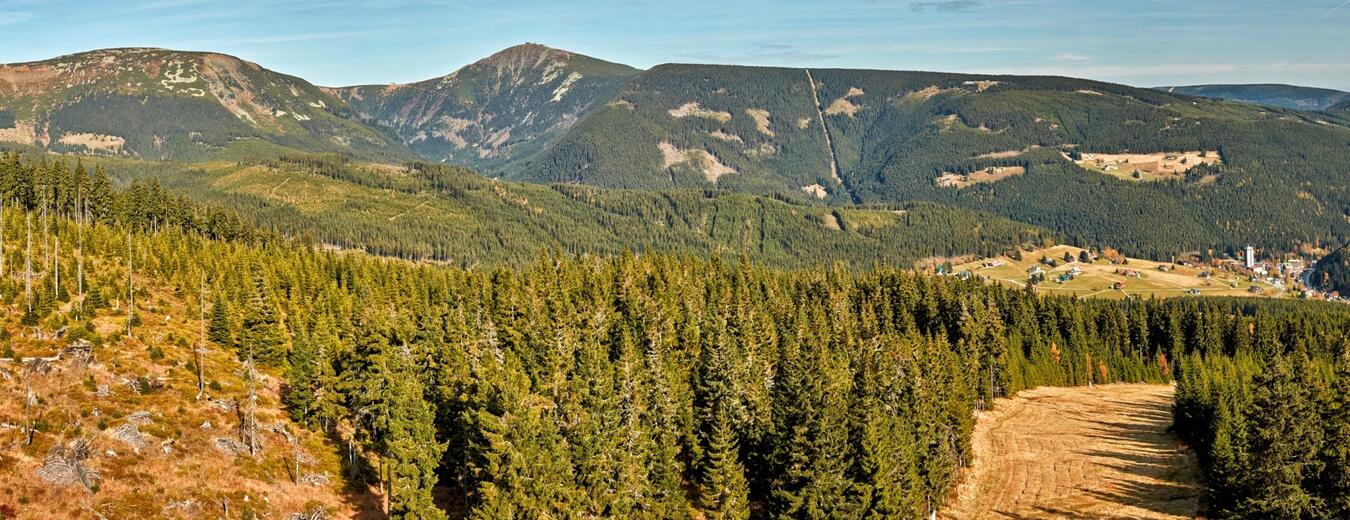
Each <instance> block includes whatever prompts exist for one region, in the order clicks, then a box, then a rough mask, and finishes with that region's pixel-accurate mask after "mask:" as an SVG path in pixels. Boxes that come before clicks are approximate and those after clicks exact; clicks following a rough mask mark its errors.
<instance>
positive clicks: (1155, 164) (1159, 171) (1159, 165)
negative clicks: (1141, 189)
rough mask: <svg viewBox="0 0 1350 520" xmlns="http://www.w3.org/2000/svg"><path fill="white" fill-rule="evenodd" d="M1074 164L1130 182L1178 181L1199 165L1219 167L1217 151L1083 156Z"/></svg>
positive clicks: (1219, 159)
mask: <svg viewBox="0 0 1350 520" xmlns="http://www.w3.org/2000/svg"><path fill="white" fill-rule="evenodd" d="M1074 163H1076V164H1078V165H1079V166H1082V167H1083V168H1086V169H1088V170H1091V171H1094V172H1098V173H1104V174H1107V175H1110V176H1112V177H1117V178H1120V179H1125V180H1130V181H1143V182H1149V181H1162V180H1170V179H1180V178H1183V177H1185V176H1186V170H1189V169H1191V168H1193V167H1195V166H1199V165H1201V164H1223V159H1221V158H1220V157H1219V152H1217V151H1214V150H1209V151H1197V152H1166V153H1121V154H1110V153H1084V154H1083V155H1082V159H1079V160H1076V161H1074Z"/></svg>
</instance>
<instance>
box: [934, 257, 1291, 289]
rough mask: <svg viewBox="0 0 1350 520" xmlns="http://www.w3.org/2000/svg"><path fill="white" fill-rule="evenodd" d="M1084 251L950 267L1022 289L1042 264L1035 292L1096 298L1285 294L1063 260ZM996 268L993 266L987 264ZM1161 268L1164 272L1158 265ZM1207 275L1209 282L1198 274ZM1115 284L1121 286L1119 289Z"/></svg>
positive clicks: (1189, 271)
mask: <svg viewBox="0 0 1350 520" xmlns="http://www.w3.org/2000/svg"><path fill="white" fill-rule="evenodd" d="M1082 251H1083V249H1081V248H1077V247H1072V246H1062V245H1061V246H1053V247H1049V248H1045V249H1038V250H1035V251H1024V252H1023V253H1022V259H1021V260H1014V259H1012V258H1010V257H1007V256H1001V257H997V258H992V259H985V260H978V261H974V262H968V263H964V264H961V265H957V266H954V268H953V271H954V272H956V273H960V272H962V271H969V272H971V273H972V274H975V275H978V276H982V277H984V278H987V279H989V280H992V281H995V282H999V283H1003V284H1007V285H1011V286H1014V287H1024V286H1026V283H1027V278H1028V270H1029V269H1031V268H1032V267H1033V266H1040V267H1041V268H1042V269H1043V270H1044V271H1045V282H1042V283H1041V284H1040V285H1039V286H1037V288H1036V290H1038V291H1043V292H1046V293H1048V294H1061V295H1074V296H1090V297H1097V298H1125V297H1127V296H1141V297H1150V296H1155V297H1159V298H1167V297H1175V296H1253V295H1256V296H1267V297H1279V296H1284V295H1285V292H1284V291H1283V290H1281V289H1279V288H1277V287H1275V286H1274V285H1271V284H1270V283H1267V282H1266V281H1264V280H1257V281H1255V282H1252V281H1249V280H1248V279H1247V278H1246V277H1244V276H1241V275H1238V274H1235V273H1229V272H1225V271H1222V270H1217V269H1210V268H1200V267H1186V266H1182V265H1177V264H1173V263H1171V262H1154V261H1150V260H1141V259H1136V258H1129V259H1128V263H1127V264H1112V263H1111V262H1109V261H1107V260H1105V259H1098V260H1096V261H1093V262H1092V263H1082V262H1077V261H1074V262H1064V261H1063V257H1064V253H1066V252H1067V253H1069V254H1071V255H1073V256H1074V257H1075V258H1077V256H1078V254H1079V253H1081V252H1082ZM1044 257H1050V258H1054V259H1055V260H1056V261H1058V265H1057V266H1055V267H1050V266H1046V265H1043V264H1040V263H1039V261H1040V260H1041V258H1044ZM992 264H997V265H995V266H993V267H986V265H992ZM1160 266H1161V267H1165V268H1166V269H1167V271H1162V270H1160V269H1159V267H1160ZM1073 269H1077V270H1078V271H1080V274H1078V275H1077V276H1075V277H1074V278H1073V279H1072V280H1068V281H1064V282H1060V281H1058V278H1059V277H1060V275H1064V274H1067V273H1069V272H1070V271H1071V270H1073ZM1206 272H1207V273H1209V274H1210V276H1209V277H1208V278H1206V277H1203V276H1201V273H1206ZM1117 283H1121V284H1124V286H1123V287H1122V288H1117V285H1116V284H1117ZM1252 286H1256V287H1258V288H1260V292H1259V293H1253V292H1251V291H1250V289H1249V288H1250V287H1252Z"/></svg>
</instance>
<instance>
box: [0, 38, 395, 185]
mask: <svg viewBox="0 0 1350 520" xmlns="http://www.w3.org/2000/svg"><path fill="white" fill-rule="evenodd" d="M350 117H351V114H349V113H348V109H347V107H346V104H345V103H343V102H342V101H341V100H340V99H338V98H337V97H335V96H332V95H330V94H328V93H326V92H324V91H322V90H321V89H319V88H318V87H315V86H314V85H311V84H309V83H308V82H306V81H304V80H303V79H300V78H296V77H292V76H287V75H284V74H279V73H276V72H273V71H270V70H267V69H264V68H262V67H260V66H258V65H257V64H254V63H250V62H247V61H243V60H240V59H238V58H235V57H233V56H226V55H223V54H216V53H205V52H182V51H171V50H165V49H105V50H98V51H91V52H85V53H80V54H73V55H70V56H62V57H59V58H54V59H51V60H47V61H40V62H33V63H19V64H10V65H0V141H7V142H16V143H22V144H29V145H38V146H41V147H45V148H47V149H50V150H53V151H65V152H78V153H87V154H95V155H109V156H130V157H137V158H141V159H149V160H160V159H176V160H191V159H200V158H203V157H236V156H252V155H257V154H267V153H281V151H284V150H308V151H339V150H341V151H343V152H346V153H352V154H358V155H361V156H364V157H371V158H384V159H386V160H389V159H392V160H401V159H407V158H410V157H413V154H412V152H411V151H409V150H408V149H407V148H405V147H403V146H402V144H401V143H400V142H399V141H398V140H397V139H396V138H394V137H392V136H388V135H385V134H384V133H383V132H382V131H380V130H376V129H374V128H371V127H367V126H364V125H362V124H360V123H357V122H353V121H351V120H350Z"/></svg>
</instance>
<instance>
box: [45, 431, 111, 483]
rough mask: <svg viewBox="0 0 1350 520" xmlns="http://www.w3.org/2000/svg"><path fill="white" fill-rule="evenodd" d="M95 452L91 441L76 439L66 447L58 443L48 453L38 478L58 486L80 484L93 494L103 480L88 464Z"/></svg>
mask: <svg viewBox="0 0 1350 520" xmlns="http://www.w3.org/2000/svg"><path fill="white" fill-rule="evenodd" d="M93 452H94V450H93V443H91V442H90V441H89V439H75V440H72V441H70V442H69V443H67V444H65V445H61V444H60V443H57V444H56V445H55V446H52V449H51V450H48V451H47V457H46V459H44V460H43V462H42V467H41V468H38V470H37V476H38V478H40V479H42V480H44V481H46V482H47V483H50V484H53V485H56V486H72V485H75V484H79V485H81V486H84V489H85V490H86V491H89V492H91V493H92V492H93V491H94V486H95V485H97V484H98V482H99V481H100V480H103V477H102V476H100V475H99V473H98V470H96V469H94V468H93V467H90V466H89V465H87V464H86V461H88V460H89V458H90V457H92V456H93Z"/></svg>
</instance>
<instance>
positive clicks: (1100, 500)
mask: <svg viewBox="0 0 1350 520" xmlns="http://www.w3.org/2000/svg"><path fill="white" fill-rule="evenodd" d="M1172 394H1173V387H1172V386H1171V385H1149V384H1113V385H1097V386H1095V387H1079V388H1037V389H1034V390H1027V391H1025V392H1022V393H1021V394H1018V396H1017V397H1014V398H1010V399H1009V398H1005V399H999V400H997V401H996V404H995V407H994V409H993V410H992V411H987V412H982V413H980V417H979V420H978V422H977V423H976V426H975V434H974V437H973V441H972V445H973V450H972V452H973V454H974V458H975V459H974V461H973V464H972V465H971V467H970V470H969V473H967V476H966V479H965V480H964V481H963V482H962V483H961V484H960V485H959V486H958V487H957V490H956V496H955V498H954V499H953V500H952V502H951V504H952V507H951V509H949V510H947V511H946V512H945V513H944V514H943V515H942V517H943V518H948V519H964V518H1151V519H1164V518H1192V517H1194V516H1195V513H1196V509H1197V506H1198V498H1197V496H1198V486H1197V484H1196V474H1197V473H1196V469H1195V463H1194V461H1193V459H1192V457H1191V456H1190V455H1189V454H1188V452H1187V451H1186V450H1185V449H1184V448H1183V447H1182V445H1181V443H1180V441H1178V440H1177V439H1176V437H1174V436H1173V435H1172V434H1171V433H1169V432H1168V431H1167V428H1168V426H1169V425H1170V424H1171V423H1172V414H1171V406H1172Z"/></svg>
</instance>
